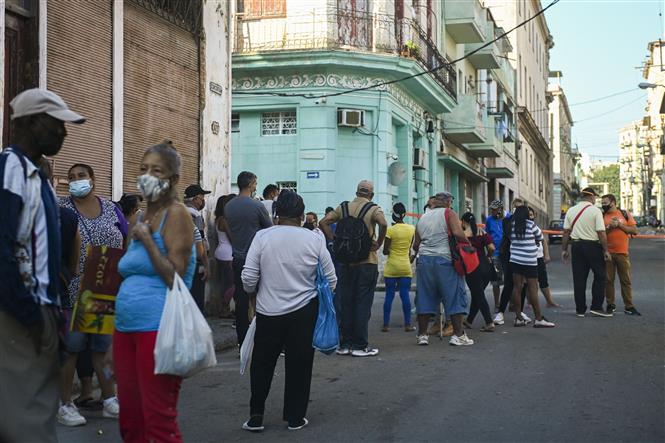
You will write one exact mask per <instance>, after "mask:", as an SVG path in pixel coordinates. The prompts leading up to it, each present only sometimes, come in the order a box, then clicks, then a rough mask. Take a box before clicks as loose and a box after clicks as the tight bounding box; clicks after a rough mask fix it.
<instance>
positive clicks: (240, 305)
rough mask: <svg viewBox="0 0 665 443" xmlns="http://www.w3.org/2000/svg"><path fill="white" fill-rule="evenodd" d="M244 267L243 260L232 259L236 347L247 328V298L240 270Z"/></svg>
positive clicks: (239, 344) (240, 343)
mask: <svg viewBox="0 0 665 443" xmlns="http://www.w3.org/2000/svg"><path fill="white" fill-rule="evenodd" d="M244 267H245V260H244V259H235V258H234V259H233V280H234V282H235V285H236V289H235V292H234V293H233V301H234V302H235V304H236V334H237V335H238V346H242V341H243V340H244V339H245V335H246V334H247V329H248V328H249V296H248V295H247V293H246V292H245V288H244V287H243V285H242V268H244Z"/></svg>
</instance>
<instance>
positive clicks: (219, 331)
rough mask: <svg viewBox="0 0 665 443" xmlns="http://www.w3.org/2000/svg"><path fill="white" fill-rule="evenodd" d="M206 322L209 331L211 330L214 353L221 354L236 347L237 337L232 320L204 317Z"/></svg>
mask: <svg viewBox="0 0 665 443" xmlns="http://www.w3.org/2000/svg"><path fill="white" fill-rule="evenodd" d="M206 320H207V321H208V324H209V325H210V329H212V337H213V340H214V341H215V351H217V352H222V351H226V350H228V349H231V348H234V347H235V346H236V344H237V343H238V337H237V336H236V330H235V329H234V328H233V327H232V325H233V320H231V319H221V318H217V317H206Z"/></svg>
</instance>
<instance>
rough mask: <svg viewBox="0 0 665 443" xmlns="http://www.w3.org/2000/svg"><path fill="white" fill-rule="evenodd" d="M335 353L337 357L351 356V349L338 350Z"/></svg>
mask: <svg viewBox="0 0 665 443" xmlns="http://www.w3.org/2000/svg"><path fill="white" fill-rule="evenodd" d="M335 353H336V354H337V355H349V354H350V353H351V349H349V348H337V350H336V351H335Z"/></svg>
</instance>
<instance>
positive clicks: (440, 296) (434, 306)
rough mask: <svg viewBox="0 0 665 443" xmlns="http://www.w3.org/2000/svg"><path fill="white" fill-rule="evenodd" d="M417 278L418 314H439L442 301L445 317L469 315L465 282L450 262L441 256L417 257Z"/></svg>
mask: <svg viewBox="0 0 665 443" xmlns="http://www.w3.org/2000/svg"><path fill="white" fill-rule="evenodd" d="M416 275H417V277H418V282H417V283H418V299H417V302H416V311H417V313H418V314H438V313H439V304H440V303H441V302H443V307H444V309H445V311H446V317H448V316H450V315H455V314H467V313H468V312H469V303H468V301H467V297H466V290H465V289H464V288H465V284H464V279H463V278H462V277H461V276H460V275H459V274H458V273H457V272H455V268H453V264H452V262H451V261H450V260H448V259H446V258H444V257H439V256H429V255H421V256H420V257H418V264H417V267H416Z"/></svg>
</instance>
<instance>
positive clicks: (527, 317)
mask: <svg viewBox="0 0 665 443" xmlns="http://www.w3.org/2000/svg"><path fill="white" fill-rule="evenodd" d="M522 320H524V321H525V322H526V324H527V325H528V324H529V323H531V322H532V321H533V320H531V319H530V318H529V316H528V315H526V314H525V313H524V312H522Z"/></svg>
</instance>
